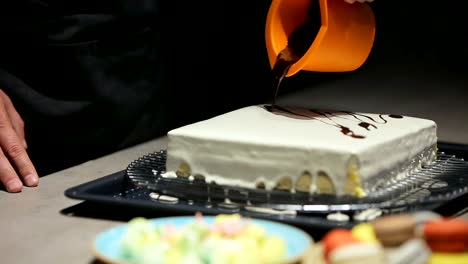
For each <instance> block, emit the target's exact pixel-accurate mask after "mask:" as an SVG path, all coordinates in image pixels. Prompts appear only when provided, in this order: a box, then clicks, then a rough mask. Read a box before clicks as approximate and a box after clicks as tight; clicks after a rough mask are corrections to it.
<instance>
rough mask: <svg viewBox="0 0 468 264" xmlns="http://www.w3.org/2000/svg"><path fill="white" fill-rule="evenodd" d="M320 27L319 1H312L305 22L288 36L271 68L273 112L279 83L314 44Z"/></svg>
mask: <svg viewBox="0 0 468 264" xmlns="http://www.w3.org/2000/svg"><path fill="white" fill-rule="evenodd" d="M320 27H321V16H320V4H319V0H312V1H311V2H310V5H309V7H308V9H307V18H306V22H305V23H304V24H302V25H300V26H298V27H297V28H295V29H294V30H293V32H292V33H291V34H290V35H289V36H288V45H287V46H286V48H284V49H283V50H282V51H281V52H280V53H279V54H278V56H277V58H276V62H275V64H274V66H273V76H274V77H275V83H274V94H273V100H272V104H271V106H272V107H271V110H272V111H273V110H274V108H275V106H276V97H277V96H278V91H279V89H280V86H281V83H282V81H283V79H284V77H286V75H287V73H288V70H289V68H290V67H291V65H293V64H294V63H296V62H297V61H298V60H299V59H300V58H302V56H304V54H305V53H306V52H307V50H308V49H309V47H310V46H311V45H312V43H313V42H314V40H315V38H316V37H317V34H318V32H319V30H320Z"/></svg>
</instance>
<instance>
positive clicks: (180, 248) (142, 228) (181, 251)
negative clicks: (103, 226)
mask: <svg viewBox="0 0 468 264" xmlns="http://www.w3.org/2000/svg"><path fill="white" fill-rule="evenodd" d="M121 252H122V254H121V255H122V258H123V259H124V260H125V261H127V262H129V263H139V264H140V263H162V264H167V263H171V264H172V263H193V264H198V263H200V264H202V263H203V264H210V263H232V264H235V263H239V264H240V263H242V264H243V263H259V264H262V263H264V264H269V263H272V264H274V263H284V262H285V261H286V258H287V254H286V253H287V245H286V242H285V241H284V240H283V239H282V238H280V237H276V236H272V235H268V234H267V233H266V231H265V229H264V228H263V227H262V226H260V225H257V224H255V223H252V222H250V221H249V219H247V218H243V217H241V216H240V215H238V214H233V215H224V214H220V215H217V216H216V217H215V219H214V222H213V223H210V224H208V222H206V221H204V217H203V216H202V215H201V214H197V217H196V220H194V221H193V222H190V223H188V224H186V225H184V226H182V227H177V228H176V227H175V226H173V225H170V224H168V225H164V226H160V225H158V226H156V225H153V224H152V223H151V222H150V221H148V220H147V219H145V218H141V217H138V218H134V219H132V220H131V221H130V222H129V223H128V230H127V232H126V233H125V234H124V236H123V238H122V241H121Z"/></svg>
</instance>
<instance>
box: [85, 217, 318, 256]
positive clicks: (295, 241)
mask: <svg viewBox="0 0 468 264" xmlns="http://www.w3.org/2000/svg"><path fill="white" fill-rule="evenodd" d="M203 219H204V220H205V221H206V222H207V223H208V224H211V223H213V221H214V216H206V215H205V216H203ZM194 220H195V217H193V216H176V217H164V218H155V219H149V221H150V222H152V223H153V224H155V225H167V224H169V223H171V224H172V225H174V226H175V227H181V226H184V225H185V224H187V223H190V222H193V221H194ZM251 221H252V223H254V224H257V225H260V226H262V227H263V228H264V229H265V230H266V232H267V234H268V235H274V236H279V237H281V238H283V239H284V240H285V241H286V243H287V257H288V260H289V261H291V262H293V261H295V260H297V259H298V258H300V257H301V256H302V255H303V254H304V253H305V251H306V250H307V248H308V247H309V246H310V245H311V244H312V243H313V240H312V238H311V237H310V236H309V235H308V234H307V233H306V232H304V231H302V230H301V229H299V228H296V227H294V226H290V225H287V224H282V223H279V222H274V221H268V220H260V219H251ZM127 229H128V224H124V225H119V226H116V227H113V228H110V229H108V230H105V231H104V232H102V233H100V234H98V235H97V236H96V238H95V240H94V244H93V253H94V255H95V257H96V258H97V259H99V260H101V261H103V262H105V263H113V264H117V263H118V264H123V263H125V261H124V260H123V259H122V258H121V257H120V246H119V243H120V241H121V238H122V236H123V234H124V233H125V232H126V230H127ZM289 261H288V262H289Z"/></svg>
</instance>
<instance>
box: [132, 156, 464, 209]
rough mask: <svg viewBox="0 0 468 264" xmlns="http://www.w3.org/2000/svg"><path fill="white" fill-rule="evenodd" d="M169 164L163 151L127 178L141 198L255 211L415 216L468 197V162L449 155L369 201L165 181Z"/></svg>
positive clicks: (136, 166) (140, 163)
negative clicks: (378, 211)
mask: <svg viewBox="0 0 468 264" xmlns="http://www.w3.org/2000/svg"><path fill="white" fill-rule="evenodd" d="M165 162H166V151H165V150H161V151H158V152H154V153H150V154H148V155H145V156H143V157H141V158H139V159H137V160H135V161H133V162H132V163H130V164H129V166H128V167H127V170H126V177H127V180H128V183H129V185H130V187H131V190H132V192H134V193H135V192H137V193H138V196H141V195H143V196H146V195H151V194H155V193H156V194H157V195H165V196H170V197H177V199H179V200H183V201H184V203H187V204H190V203H197V204H205V205H206V206H210V207H211V206H213V205H217V206H218V207H219V206H222V207H223V208H229V206H231V207H236V208H239V207H241V208H249V207H250V208H260V209H262V208H264V209H265V210H269V209H271V210H278V211H285V212H288V211H294V212H297V213H330V212H332V211H339V212H353V211H362V210H365V209H369V208H379V209H383V210H387V211H391V212H398V211H411V210H417V209H418V208H425V207H430V206H431V205H434V204H440V203H443V202H446V201H449V200H452V199H455V198H457V197H459V196H462V195H464V194H466V193H468V162H467V161H464V160H463V159H460V158H457V157H456V156H454V155H447V154H445V153H444V152H439V153H438V154H437V160H436V162H434V163H432V164H431V165H429V166H426V167H423V168H422V169H420V170H418V171H416V172H414V173H412V174H410V175H409V176H407V177H406V178H405V179H404V180H401V181H398V182H396V183H395V184H392V185H390V186H387V187H383V188H381V189H377V190H376V192H374V194H373V195H372V196H368V197H365V198H356V197H352V196H341V197H337V196H333V195H324V194H307V193H299V192H296V193H291V192H286V191H277V190H273V191H266V190H262V189H246V188H240V187H231V186H222V185H217V184H211V183H210V184H208V183H205V182H204V181H199V180H189V179H186V178H166V177H163V176H162V174H163V173H164V172H165ZM142 193H144V194H142ZM161 197H162V196H161ZM136 198H138V197H136ZM169 202H170V200H169Z"/></svg>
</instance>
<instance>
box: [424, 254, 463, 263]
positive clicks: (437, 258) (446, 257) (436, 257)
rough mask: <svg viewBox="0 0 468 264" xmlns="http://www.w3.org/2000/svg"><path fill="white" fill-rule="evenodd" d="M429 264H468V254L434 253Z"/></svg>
mask: <svg viewBox="0 0 468 264" xmlns="http://www.w3.org/2000/svg"><path fill="white" fill-rule="evenodd" d="M427 263H428V264H466V263H468V252H467V253H432V256H431V258H430V259H429V262H427Z"/></svg>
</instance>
